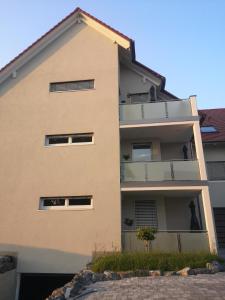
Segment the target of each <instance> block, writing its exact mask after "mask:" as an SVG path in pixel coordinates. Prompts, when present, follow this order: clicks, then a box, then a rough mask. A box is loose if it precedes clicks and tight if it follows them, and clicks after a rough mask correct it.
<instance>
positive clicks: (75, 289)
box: [70, 281, 83, 297]
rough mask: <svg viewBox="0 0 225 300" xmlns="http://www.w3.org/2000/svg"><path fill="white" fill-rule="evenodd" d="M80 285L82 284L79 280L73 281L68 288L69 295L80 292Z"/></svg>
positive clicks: (72, 295)
mask: <svg viewBox="0 0 225 300" xmlns="http://www.w3.org/2000/svg"><path fill="white" fill-rule="evenodd" d="M82 287H83V285H82V283H80V282H79V281H77V282H74V284H73V287H72V288H71V290H70V297H75V296H76V295H77V294H78V293H79V292H80V290H81V289H82Z"/></svg>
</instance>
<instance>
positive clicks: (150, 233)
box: [136, 227, 157, 252]
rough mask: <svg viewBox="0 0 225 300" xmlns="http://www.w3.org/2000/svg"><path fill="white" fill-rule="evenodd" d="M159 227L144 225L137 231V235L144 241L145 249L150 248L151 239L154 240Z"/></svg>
mask: <svg viewBox="0 0 225 300" xmlns="http://www.w3.org/2000/svg"><path fill="white" fill-rule="evenodd" d="M156 233H157V229H156V228H154V227H142V228H138V229H137V231H136V237H137V239H138V240H142V241H144V246H145V250H146V251H147V252H148V251H149V250H150V246H151V241H154V239H155V234H156Z"/></svg>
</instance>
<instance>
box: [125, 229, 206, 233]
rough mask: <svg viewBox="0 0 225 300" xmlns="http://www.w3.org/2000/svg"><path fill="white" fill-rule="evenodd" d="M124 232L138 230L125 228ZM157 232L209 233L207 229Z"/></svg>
mask: <svg viewBox="0 0 225 300" xmlns="http://www.w3.org/2000/svg"><path fill="white" fill-rule="evenodd" d="M122 232H136V230H135V229H131V230H129V229H124V230H122ZM157 232H169V233H192V232H199V233H207V232H208V231H207V230H166V229H165V230H161V229H160V230H157Z"/></svg>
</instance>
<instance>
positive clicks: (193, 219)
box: [189, 201, 200, 230]
mask: <svg viewBox="0 0 225 300" xmlns="http://www.w3.org/2000/svg"><path fill="white" fill-rule="evenodd" d="M189 208H190V210H191V226H190V227H191V230H200V225H199V222H198V218H197V216H196V212H195V204H194V201H191V202H190V204H189Z"/></svg>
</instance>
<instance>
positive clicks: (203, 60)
mask: <svg viewBox="0 0 225 300" xmlns="http://www.w3.org/2000/svg"><path fill="white" fill-rule="evenodd" d="M77 6H79V7H81V8H82V9H84V10H86V11H87V12H89V13H91V14H93V15H94V16H96V17H97V18H99V19H101V20H103V21H104V22H106V23H107V24H109V25H110V26H112V27H114V28H115V29H118V30H119V31H121V32H123V33H124V34H126V35H128V36H129V37H131V38H133V39H134V40H135V44H136V56H137V60H139V61H140V62H142V63H143V64H145V65H147V66H149V67H150V68H152V69H153V70H155V71H157V72H159V73H160V74H162V75H164V76H165V77H166V78H167V83H166V88H167V90H169V91H170V92H171V93H173V94H175V95H177V96H178V97H180V98H186V97H188V96H189V95H192V94H196V95H197V96H198V98H197V99H198V107H199V108H213V107H216V108H217V107H225V88H224V85H225V84H224V83H225V1H224V0H197V1H196V0H182V1H181V0H138V1H135V0H80V1H75V0H74V1H72V0H39V1H32V0H7V1H5V0H0V8H1V9H0V41H1V44H0V67H2V66H4V65H5V64H6V63H7V62H8V61H9V60H11V59H12V58H14V57H15V56H16V55H17V54H18V53H19V52H21V51H22V50H23V49H24V48H26V47H27V46H29V45H30V44H31V43H32V42H34V41H35V40H36V39H37V38H38V37H40V36H41V35H42V34H44V33H45V32H46V31H48V30H49V29H50V28H51V27H52V26H54V25H55V24H56V23H58V22H59V21H60V20H61V19H62V18H64V17H65V16H66V15H67V14H69V13H70V12H71V11H72V10H74V9H75V8H76V7H77Z"/></svg>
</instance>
